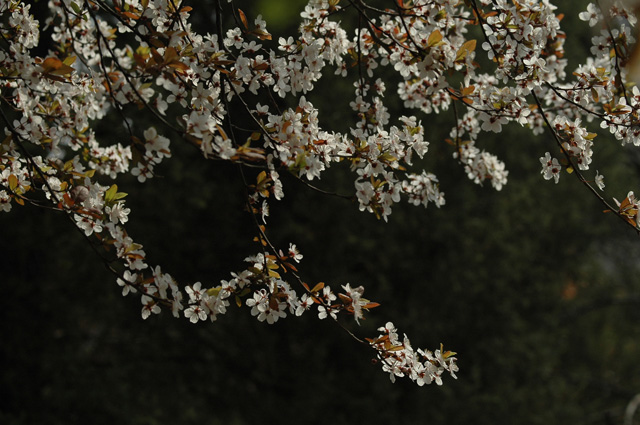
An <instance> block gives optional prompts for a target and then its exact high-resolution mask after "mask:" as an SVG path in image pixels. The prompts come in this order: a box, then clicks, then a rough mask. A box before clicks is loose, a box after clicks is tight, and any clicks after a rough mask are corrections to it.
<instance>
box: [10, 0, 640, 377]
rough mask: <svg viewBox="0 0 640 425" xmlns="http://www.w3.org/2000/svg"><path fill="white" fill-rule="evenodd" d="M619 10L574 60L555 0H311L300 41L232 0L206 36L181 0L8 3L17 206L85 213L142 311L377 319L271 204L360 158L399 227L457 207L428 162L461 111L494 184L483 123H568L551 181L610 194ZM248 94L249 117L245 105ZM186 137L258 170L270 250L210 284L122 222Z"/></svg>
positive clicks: (414, 354) (456, 151)
mask: <svg viewBox="0 0 640 425" xmlns="http://www.w3.org/2000/svg"><path fill="white" fill-rule="evenodd" d="M610 3H611V4H610V7H608V8H606V9H602V8H601V6H599V4H598V3H592V4H589V6H588V7H587V10H586V11H582V12H580V14H579V17H580V19H581V20H583V21H585V22H587V23H588V26H590V27H593V28H594V29H597V30H598V31H599V32H598V33H597V35H594V37H593V38H592V47H591V54H592V56H591V57H589V58H586V60H585V62H584V63H582V64H580V65H579V66H578V67H577V68H576V69H575V70H567V69H566V68H567V61H566V60H565V59H564V58H563V56H564V40H565V38H566V34H564V33H563V31H562V30H561V27H560V21H561V17H562V16H561V14H559V13H557V12H556V9H557V8H556V7H555V6H554V5H552V4H550V3H549V1H547V0H544V1H538V0H535V1H534V0H523V1H518V2H511V1H507V0H469V1H465V2H460V1H457V0H430V1H423V0H404V1H397V2H393V5H392V7H390V8H388V9H379V8H377V7H374V6H370V5H368V4H366V2H362V1H360V2H349V5H350V7H342V6H341V5H340V2H339V1H327V0H310V1H309V3H308V5H307V6H306V7H305V8H304V10H303V11H301V13H300V18H301V22H300V25H299V31H298V34H296V35H295V36H284V37H278V39H277V40H275V38H274V37H273V36H272V35H271V34H270V32H269V30H268V28H267V23H266V22H265V21H264V19H262V17H261V16H259V15H258V16H255V17H251V19H249V18H248V17H247V15H246V14H245V13H244V12H243V11H242V10H240V9H238V8H237V7H236V5H235V3H234V1H233V0H229V1H228V2H221V1H219V0H217V1H216V6H217V7H216V8H215V17H214V18H213V21H215V25H214V26H212V28H214V29H213V30H212V32H206V33H201V32H199V31H197V30H196V29H194V27H193V26H192V23H191V20H190V16H191V15H192V13H193V12H194V11H193V9H192V8H191V7H190V6H187V5H185V4H182V2H181V1H179V0H176V1H170V2H167V1H165V0H126V1H121V0H118V1H116V0H114V1H107V0H93V1H86V2H80V1H75V0H49V1H48V3H47V5H48V16H47V17H46V19H45V20H44V21H43V22H39V21H38V20H36V19H35V17H34V16H33V15H32V13H31V5H30V4H27V3H26V2H23V1H20V0H0V14H1V15H2V18H1V19H0V34H1V35H2V37H0V81H1V84H2V86H1V91H0V101H1V102H3V105H6V106H7V107H6V108H4V107H3V109H1V110H0V119H1V121H2V123H3V126H4V127H3V128H4V134H3V136H4V138H3V140H2V142H1V143H0V211H5V212H8V211H11V210H12V208H13V206H14V205H15V204H17V205H26V204H33V205H35V206H45V207H48V208H53V209H57V210H60V211H62V212H63V213H65V214H67V215H69V217H70V218H71V219H72V220H73V221H74V223H75V224H76V226H77V227H78V228H79V229H80V230H81V231H82V233H83V234H84V235H85V236H86V237H87V238H92V240H95V241H98V242H99V243H100V244H102V245H103V246H104V248H105V250H110V252H115V257H116V260H115V261H113V260H112V259H106V258H105V261H106V262H108V263H109V266H110V268H111V269H112V270H114V271H115V272H116V273H117V274H118V275H119V277H118V280H117V282H118V284H119V285H120V286H121V287H122V292H123V295H127V294H130V293H138V294H139V295H140V299H141V303H142V317H143V318H147V317H149V316H151V314H157V313H159V312H160V311H161V309H162V308H163V307H165V308H168V309H170V310H171V312H172V314H173V315H175V316H176V317H185V318H186V319H188V320H189V321H191V322H194V323H195V322H199V321H202V320H207V319H210V320H212V321H213V320H216V319H217V317H218V316H220V315H222V314H224V313H226V312H227V309H228V308H229V307H230V306H231V303H232V302H233V301H235V303H236V304H237V305H239V306H246V307H248V309H249V310H250V312H251V314H252V315H253V316H255V317H256V318H257V319H258V320H260V321H266V322H267V323H275V322H276V321H278V320H280V319H282V318H284V317H286V316H287V315H294V316H299V315H301V314H303V313H304V312H306V311H308V310H310V309H312V308H313V309H314V310H315V311H317V314H318V317H319V318H321V319H322V318H332V319H335V320H340V317H341V316H344V315H347V316H353V317H354V319H355V320H356V322H358V323H360V320H362V319H364V312H366V311H367V310H369V309H370V308H373V307H375V306H377V304H376V303H371V302H370V301H368V300H366V299H365V298H363V293H364V288H363V287H361V286H357V287H352V286H351V285H349V284H344V285H341V287H342V292H333V291H332V290H331V289H330V287H329V286H326V285H324V284H318V285H316V286H314V287H313V288H310V287H309V286H308V285H307V284H305V283H304V282H303V280H302V279H301V278H300V276H299V274H298V271H297V268H296V266H295V265H294V263H296V264H297V263H298V262H299V261H300V259H301V258H302V257H301V255H300V253H299V252H298V251H297V248H296V247H295V245H290V246H289V248H288V249H287V250H285V251H286V252H282V251H281V250H280V249H278V248H277V247H275V246H274V245H273V244H272V243H271V241H270V239H269V237H268V236H267V233H268V232H267V227H266V226H267V218H268V217H269V211H270V209H269V203H270V202H273V201H274V200H275V201H278V200H280V199H282V198H283V197H284V194H285V186H284V184H283V182H282V181H281V178H280V176H281V175H282V174H283V173H289V174H290V175H292V176H293V177H294V178H297V179H300V180H301V181H303V182H304V183H306V184H308V185H310V183H309V182H311V181H313V182H314V183H315V181H320V180H322V178H323V176H324V175H325V173H326V172H327V171H328V170H329V169H330V168H331V167H332V166H346V167H348V168H349V170H350V171H351V173H352V174H351V175H352V181H353V196H352V197H351V198H352V199H353V200H354V201H356V202H357V204H358V207H359V209H360V210H362V211H368V212H370V213H373V214H375V215H376V216H377V217H378V218H381V219H384V220H388V219H389V216H390V215H391V213H392V207H393V205H394V204H396V203H398V202H401V201H402V200H403V199H405V200H406V201H407V202H409V203H410V204H413V205H423V206H424V207H427V206H428V204H430V203H432V204H434V205H435V206H436V207H442V206H443V205H445V198H444V192H443V191H442V190H441V187H440V180H439V179H438V177H437V176H436V175H435V174H434V173H433V172H430V171H428V170H425V169H424V166H423V164H424V161H423V159H424V158H425V157H426V156H427V155H428V153H429V147H430V146H431V144H432V143H434V141H433V140H431V141H429V139H430V138H431V134H430V133H429V127H428V126H426V123H429V117H428V115H429V114H445V113H448V114H451V122H452V127H451V129H450V131H449V137H448V138H447V139H446V142H447V143H448V147H447V149H450V152H451V153H450V154H451V156H452V157H453V158H454V159H455V160H457V161H458V162H459V163H460V165H461V166H462V167H463V168H464V173H465V174H466V175H467V176H468V177H469V179H470V180H471V181H473V182H475V183H477V184H484V183H485V182H488V183H489V184H490V185H491V186H492V187H493V188H494V189H495V190H501V189H502V187H504V185H505V184H507V179H508V175H509V172H508V170H507V168H506V164H505V163H504V162H503V161H501V160H500V159H499V158H498V157H497V156H496V155H494V154H492V153H491V152H488V151H487V150H485V149H484V148H483V147H482V146H481V141H482V133H483V132H485V133H486V132H493V133H499V132H501V131H502V130H503V128H504V127H505V126H507V125H509V124H512V123H513V124H516V125H519V126H522V127H525V128H528V129H530V130H531V132H532V133H533V134H541V133H543V132H545V131H546V132H549V133H550V134H551V136H552V137H551V139H552V140H553V141H554V142H555V144H554V145H553V146H552V147H550V148H549V149H548V150H554V152H555V154H554V155H555V156H557V157H559V158H560V160H558V159H557V158H556V157H555V156H554V155H552V153H551V152H549V151H548V150H547V151H546V152H545V154H544V156H542V157H540V163H541V167H542V169H541V174H542V176H543V178H544V179H546V180H551V179H553V180H554V181H555V182H556V183H557V182H558V181H559V178H560V176H561V173H562V170H567V171H569V172H574V171H575V175H577V176H578V177H579V178H580V179H581V180H582V182H583V183H585V184H587V185H590V184H591V182H595V185H596V186H597V187H598V188H599V189H600V190H603V189H604V182H603V176H602V175H601V174H599V172H597V171H596V173H595V176H594V177H593V179H588V178H586V177H585V174H584V173H586V172H589V171H590V170H591V165H592V164H593V163H594V161H595V159H594V157H593V155H594V145H595V143H596V133H595V131H590V128H589V127H592V126H595V127H596V128H597V127H600V128H605V129H608V130H609V131H610V132H611V134H612V135H613V137H614V138H615V139H617V140H619V141H620V142H621V144H624V145H626V144H630V145H635V146H638V145H640V142H639V140H640V137H639V136H640V91H639V90H638V87H637V86H636V85H634V82H633V81H632V80H631V79H630V76H629V72H630V71H629V70H628V69H630V68H632V65H633V64H632V63H631V62H632V58H633V48H632V46H633V44H634V42H635V40H634V36H633V33H634V31H633V29H634V28H635V26H636V18H635V16H634V15H633V14H632V13H631V11H630V9H629V8H628V7H627V5H626V4H625V3H624V2H620V1H612V2H610ZM226 16H229V17H231V16H232V17H234V18H235V19H234V20H233V21H234V22H235V23H231V24H230V23H229V22H230V21H229V20H227V19H225V17H226ZM343 22H345V23H346V22H352V23H355V22H357V24H354V25H347V24H343ZM41 27H46V28H48V29H49V30H50V31H51V34H52V36H51V40H50V41H51V45H50V46H48V51H47V52H46V54H45V55H44V56H38V55H36V53H35V52H36V48H37V47H39V46H40V45H41V44H42V45H44V43H42V40H41V37H40V31H41ZM348 28H352V29H349V30H348ZM472 34H475V37H479V39H476V38H473V37H472ZM481 64H482V65H481ZM383 68H384V69H385V70H384V72H383V71H382V70H383ZM631 70H633V69H631ZM390 73H392V74H393V75H394V78H391V79H389V80H386V79H383V77H384V78H386V76H388V75H389V74H390ZM330 74H333V75H334V77H335V78H341V79H342V78H347V79H350V80H351V81H353V87H354V91H353V96H352V98H350V99H347V100H346V101H345V102H344V103H345V106H348V108H345V109H346V110H350V111H351V115H350V118H349V119H348V120H347V121H348V122H350V123H351V125H349V126H348V127H349V129H348V130H345V131H337V130H332V129H328V128H325V127H324V126H323V125H324V124H323V122H322V111H320V110H318V109H317V108H316V107H315V106H314V104H313V103H312V102H311V101H310V99H312V96H313V92H314V89H315V87H316V85H317V84H318V81H319V80H320V79H321V78H330V77H327V76H328V75H330ZM394 79H395V80H394ZM388 81H395V82H396V83H397V87H395V90H394V93H393V94H392V95H391V96H397V98H398V99H399V100H400V103H401V104H402V105H403V107H404V110H403V115H401V116H399V117H397V118H394V117H393V116H392V112H393V111H394V109H392V108H391V107H390V103H389V102H388V99H389V98H390V97H391V96H390V95H389V93H388V88H387V85H388ZM396 83H394V84H396ZM232 107H233V108H234V109H233V110H236V111H237V110H242V111H243V112H244V114H240V115H238V118H236V115H234V116H233V117H232V116H231V113H230V112H229V111H230V110H232V109H231V108H232ZM234 114H235V113H234ZM138 116H140V117H141V118H140V119H137V117H138ZM107 119H108V120H109V121H107ZM114 121H119V122H120V123H122V126H121V128H117V129H114V132H113V134H108V135H106V136H105V135H104V130H103V129H100V126H99V123H101V122H114ZM150 121H151V122H153V125H148V124H143V123H148V122H150ZM172 143H173V144H175V143H185V144H188V145H191V146H193V147H195V148H196V149H198V150H199V152H201V153H202V156H203V158H204V159H208V160H212V161H226V162H233V163H235V164H238V165H239V166H240V167H241V169H242V170H243V179H245V181H244V183H245V185H246V189H247V191H246V192H247V206H248V209H249V212H250V213H251V215H253V221H254V222H255V224H256V226H255V229H256V241H257V242H258V243H259V244H260V247H261V249H262V252H261V253H260V254H257V255H255V256H253V257H249V258H248V259H247V261H248V263H249V264H250V266H248V267H247V269H246V270H244V271H242V272H240V273H234V274H232V279H230V280H221V281H220V282H219V283H212V284H211V286H210V287H207V285H204V286H203V284H202V283H201V282H196V283H193V284H179V283H178V282H176V281H175V280H174V279H173V278H172V277H171V276H170V275H169V274H167V273H165V272H163V271H162V270H161V268H160V266H157V265H156V266H153V265H152V264H150V263H149V262H148V259H147V256H146V253H145V251H144V249H143V246H142V244H140V243H138V242H136V241H134V240H133V238H132V237H131V236H130V235H129V233H128V232H127V230H126V227H125V225H126V223H127V222H128V219H129V214H130V210H129V208H127V206H126V200H125V198H126V193H123V192H119V191H118V186H117V184H116V181H117V180H118V178H119V177H120V176H122V175H123V174H130V175H132V176H134V177H135V178H136V179H137V180H138V181H139V182H140V183H144V182H145V181H147V180H148V179H152V178H154V176H155V172H156V169H157V167H159V166H160V165H161V164H162V163H163V162H164V161H165V160H168V159H170V158H171V157H172V151H171V148H170V145H171V144H172ZM514 149H517V147H514ZM534 160H535V158H534ZM255 170H257V171H255ZM286 190H289V189H288V188H286ZM594 193H595V191H594ZM601 200H602V201H603V202H604V203H607V201H605V200H604V198H601ZM615 202H616V205H617V206H618V208H615V207H612V206H609V209H610V210H611V211H614V212H615V213H616V214H617V215H619V216H620V217H621V218H623V219H625V221H627V222H628V223H629V224H630V225H632V226H633V227H635V228H640V220H638V213H637V211H638V206H637V202H636V200H635V197H634V196H633V192H630V194H629V195H628V196H627V198H626V199H625V200H624V201H622V202H618V201H615ZM607 205H608V203H607ZM270 230H271V229H269V231H270ZM296 289H297V291H298V292H296ZM298 293H299V294H301V295H298ZM382 331H383V335H382V336H380V337H378V338H377V339H374V340H372V341H371V346H372V347H373V348H375V349H376V350H377V353H378V357H379V358H380V359H381V361H382V364H383V368H384V369H385V370H386V371H388V372H389V373H391V376H392V377H394V376H408V377H410V378H411V379H413V380H414V381H416V382H418V384H421V385H422V384H424V383H429V382H432V381H435V382H437V383H440V382H441V381H440V375H441V374H442V373H443V372H444V371H448V372H451V373H452V374H453V372H455V371H456V370H457V367H456V366H455V363H454V358H453V357H451V356H449V355H447V354H446V353H443V352H442V350H440V351H438V350H436V351H435V352H434V353H431V352H429V351H423V350H418V351H414V350H413V349H412V348H411V345H410V343H409V340H408V338H406V337H405V338H404V339H402V340H400V339H399V337H398V336H397V332H396V331H395V328H394V327H393V326H392V325H390V324H388V325H387V326H386V327H384V328H382Z"/></svg>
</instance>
